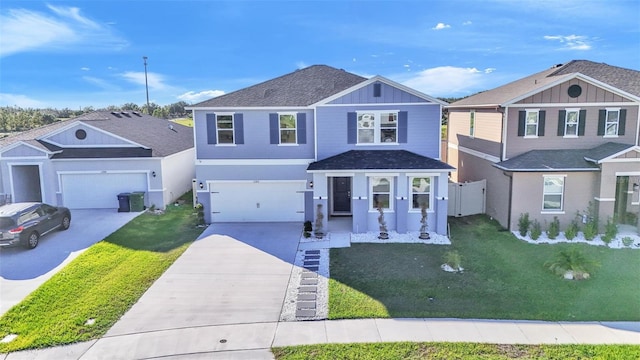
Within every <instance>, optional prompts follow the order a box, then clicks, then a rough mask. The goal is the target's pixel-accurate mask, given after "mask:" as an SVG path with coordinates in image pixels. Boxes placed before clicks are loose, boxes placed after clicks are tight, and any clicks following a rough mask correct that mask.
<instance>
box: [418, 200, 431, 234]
mask: <svg viewBox="0 0 640 360" xmlns="http://www.w3.org/2000/svg"><path fill="white" fill-rule="evenodd" d="M420 215H421V216H420V224H421V225H420V236H419V238H420V239H423V240H426V239H429V238H430V236H429V233H428V232H427V203H426V202H423V203H422V204H421V205H420Z"/></svg>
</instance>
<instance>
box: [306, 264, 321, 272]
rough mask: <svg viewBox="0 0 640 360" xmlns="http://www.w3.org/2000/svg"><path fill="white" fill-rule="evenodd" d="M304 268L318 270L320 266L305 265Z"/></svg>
mask: <svg viewBox="0 0 640 360" xmlns="http://www.w3.org/2000/svg"><path fill="white" fill-rule="evenodd" d="M304 268H305V269H307V270H311V271H318V267H317V266H313V265H305V266H304Z"/></svg>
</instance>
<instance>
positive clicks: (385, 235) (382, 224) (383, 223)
mask: <svg viewBox="0 0 640 360" xmlns="http://www.w3.org/2000/svg"><path fill="white" fill-rule="evenodd" d="M377 208H378V214H379V215H378V224H379V225H380V235H379V236H378V239H381V240H387V239H389V232H388V231H387V222H386V220H385V219H384V208H383V207H382V203H380V202H378V203H377Z"/></svg>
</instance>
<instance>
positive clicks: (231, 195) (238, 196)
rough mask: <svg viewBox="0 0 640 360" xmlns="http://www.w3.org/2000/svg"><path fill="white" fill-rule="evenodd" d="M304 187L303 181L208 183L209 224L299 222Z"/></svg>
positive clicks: (302, 211) (302, 218) (301, 213)
mask: <svg viewBox="0 0 640 360" xmlns="http://www.w3.org/2000/svg"><path fill="white" fill-rule="evenodd" d="M304 188H305V182H304V181H286V182H278V181H273V182H269V181H261V182H220V183H217V182H215V183H212V185H211V210H212V220H213V222H252V221H253V222H265V221H269V222H284V221H303V220H304Z"/></svg>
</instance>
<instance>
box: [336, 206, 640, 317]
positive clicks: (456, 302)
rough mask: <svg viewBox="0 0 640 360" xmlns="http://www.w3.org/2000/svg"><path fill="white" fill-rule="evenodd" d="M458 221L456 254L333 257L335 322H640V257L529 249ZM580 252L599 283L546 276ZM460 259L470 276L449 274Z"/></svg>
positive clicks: (395, 249)
mask: <svg viewBox="0 0 640 360" xmlns="http://www.w3.org/2000/svg"><path fill="white" fill-rule="evenodd" d="M450 221H451V231H452V239H451V241H452V244H453V245H451V246H442V245H423V244H354V245H352V247H351V248H343V249H331V279H330V281H329V318H330V319H342V318H386V317H432V318H439V317H453V318H479V319H529V320H549V321H605V320H609V321H638V320H640V307H638V304H640V251H638V250H631V249H609V248H605V247H599V246H591V245H588V244H557V245H542V244H541V245H537V244H528V243H526V242H523V241H520V240H517V239H516V238H515V237H514V236H512V234H511V233H509V232H507V231H502V229H501V227H500V226H499V225H498V224H497V223H496V222H493V221H489V220H488V219H487V218H486V217H485V216H475V217H469V218H462V219H451V220H450ZM574 248H578V249H580V250H581V251H582V252H583V253H584V255H585V256H587V257H589V258H591V259H593V260H595V261H597V262H598V263H599V264H600V265H601V266H600V267H599V268H597V269H596V270H595V271H594V272H593V273H592V274H591V279H589V280H583V281H568V280H563V279H562V278H561V277H559V276H557V275H555V274H553V273H552V272H551V271H549V270H548V269H547V268H545V266H544V264H545V262H547V261H549V260H550V259H552V258H553V257H554V256H555V255H556V253H558V252H559V251H561V250H567V249H574ZM452 249H455V250H457V251H458V252H459V253H460V255H461V257H462V267H463V268H464V269H465V270H464V273H447V272H444V271H442V270H441V269H440V265H441V264H442V258H443V254H444V253H445V252H446V251H449V250H452ZM430 298H431V299H430Z"/></svg>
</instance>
